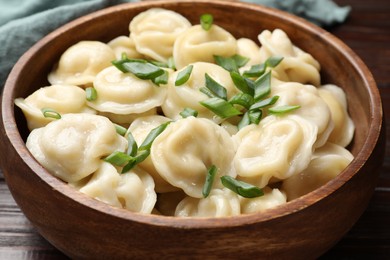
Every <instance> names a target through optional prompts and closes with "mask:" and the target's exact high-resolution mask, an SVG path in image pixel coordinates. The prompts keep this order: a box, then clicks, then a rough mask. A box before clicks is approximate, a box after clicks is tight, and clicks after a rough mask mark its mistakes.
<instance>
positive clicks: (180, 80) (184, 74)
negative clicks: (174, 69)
mask: <svg viewBox="0 0 390 260" xmlns="http://www.w3.org/2000/svg"><path fill="white" fill-rule="evenodd" d="M193 67H194V66H193V65H189V66H187V67H186V68H185V69H183V70H181V71H180V72H179V74H178V75H177V78H176V81H175V86H181V85H183V84H184V83H186V82H187V80H188V79H189V78H190V76H191V72H192V68H193Z"/></svg>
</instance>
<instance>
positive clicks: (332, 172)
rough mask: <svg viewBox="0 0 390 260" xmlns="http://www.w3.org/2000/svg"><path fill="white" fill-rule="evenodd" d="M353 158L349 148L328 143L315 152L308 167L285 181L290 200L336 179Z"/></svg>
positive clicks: (285, 188)
mask: <svg viewBox="0 0 390 260" xmlns="http://www.w3.org/2000/svg"><path fill="white" fill-rule="evenodd" d="M352 160H353V155H352V154H351V153H350V152H349V151H348V150H347V149H345V148H344V147H342V146H339V145H337V144H332V143H327V144H325V145H324V146H323V147H321V148H319V149H317V150H316V151H315V152H314V154H313V159H312V160H311V161H310V164H309V165H308V167H307V168H306V169H304V170H303V171H302V172H300V173H298V174H295V175H293V176H291V177H290V178H288V179H286V180H284V181H283V185H282V189H283V190H284V191H285V192H286V194H287V198H288V200H293V199H296V198H298V197H301V196H303V195H305V194H307V193H309V192H311V191H313V190H315V189H317V188H319V187H321V186H322V185H324V184H326V183H327V182H328V181H330V180H332V179H334V178H335V177H336V176H337V175H338V174H339V173H340V172H342V171H343V170H344V169H345V168H346V167H347V166H348V164H350V162H351V161H352Z"/></svg>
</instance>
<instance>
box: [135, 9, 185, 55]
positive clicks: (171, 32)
mask: <svg viewBox="0 0 390 260" xmlns="http://www.w3.org/2000/svg"><path fill="white" fill-rule="evenodd" d="M189 27H191V23H190V22H189V21H188V20H187V18H185V17H184V16H182V15H181V14H179V13H176V12H173V11H170V10H166V9H161V8H152V9H149V10H147V11H145V12H142V13H140V14H139V15H137V16H136V17H134V19H133V20H132V21H131V22H130V25H129V29H130V38H131V39H132V40H133V41H134V43H135V46H136V49H137V51H138V52H139V53H141V54H144V55H146V56H148V57H150V58H152V59H154V60H157V61H161V62H167V61H168V59H169V58H170V57H172V55H173V54H172V53H173V45H174V43H175V41H176V39H177V38H178V36H179V35H180V34H181V33H182V32H183V31H185V30H186V29H187V28H189Z"/></svg>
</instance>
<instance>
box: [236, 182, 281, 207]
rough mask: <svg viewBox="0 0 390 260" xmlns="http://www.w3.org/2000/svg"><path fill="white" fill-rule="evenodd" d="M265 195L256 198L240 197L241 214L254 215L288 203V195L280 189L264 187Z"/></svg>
mask: <svg viewBox="0 0 390 260" xmlns="http://www.w3.org/2000/svg"><path fill="white" fill-rule="evenodd" d="M263 192H264V195H263V196H260V197H256V198H244V197H240V203H241V213H243V214H245V213H254V212H259V211H264V210H267V209H271V208H274V207H276V206H279V205H282V204H284V203H286V202H287V197H286V194H285V193H284V192H282V191H280V190H279V189H276V188H275V189H271V188H269V187H264V189H263Z"/></svg>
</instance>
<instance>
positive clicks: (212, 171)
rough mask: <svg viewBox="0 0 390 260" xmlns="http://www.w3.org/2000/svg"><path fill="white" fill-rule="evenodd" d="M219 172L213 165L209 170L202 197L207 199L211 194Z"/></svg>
mask: <svg viewBox="0 0 390 260" xmlns="http://www.w3.org/2000/svg"><path fill="white" fill-rule="evenodd" d="M217 170H218V168H217V167H216V166H215V165H212V166H211V167H210V168H209V169H208V170H207V175H206V181H205V183H204V185H203V189H202V195H203V197H204V198H207V197H208V196H209V194H210V191H211V188H212V187H213V183H214V179H215V175H216V174H217Z"/></svg>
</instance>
